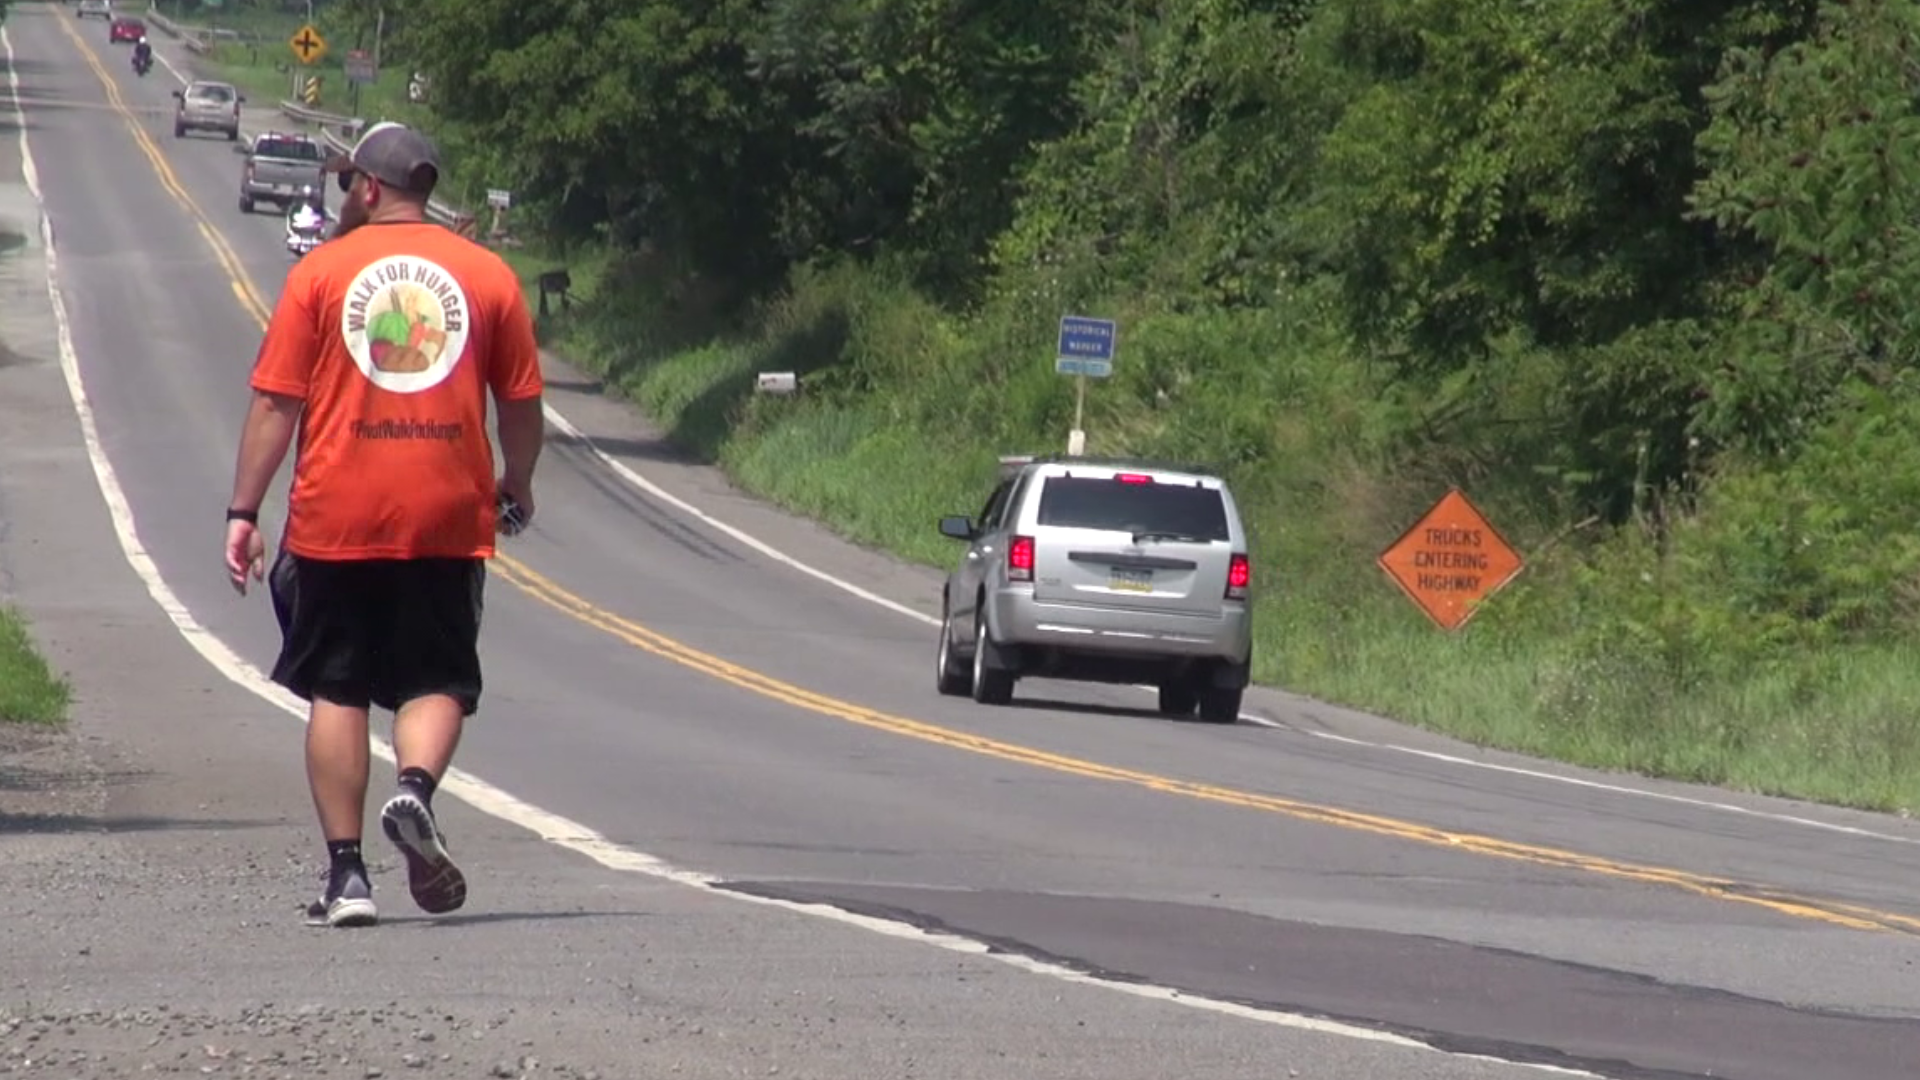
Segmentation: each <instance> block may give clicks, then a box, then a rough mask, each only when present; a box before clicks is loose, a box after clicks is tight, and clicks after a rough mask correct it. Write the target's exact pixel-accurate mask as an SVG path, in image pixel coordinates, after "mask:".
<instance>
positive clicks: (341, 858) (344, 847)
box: [327, 840, 367, 874]
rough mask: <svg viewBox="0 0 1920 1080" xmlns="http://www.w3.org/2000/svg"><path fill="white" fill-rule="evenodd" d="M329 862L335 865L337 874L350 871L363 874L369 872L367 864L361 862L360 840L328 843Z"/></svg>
mask: <svg viewBox="0 0 1920 1080" xmlns="http://www.w3.org/2000/svg"><path fill="white" fill-rule="evenodd" d="M327 860H328V861H329V862H330V863H332V864H333V872H334V873H335V874H340V873H344V872H346V871H349V870H352V871H357V872H358V873H362V874H364V873H366V872H367V866H366V864H365V863H363V862H361V861H360V841H358V840H329V841H327Z"/></svg>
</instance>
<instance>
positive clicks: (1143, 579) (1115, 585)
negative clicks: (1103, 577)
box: [1107, 566, 1153, 593]
mask: <svg viewBox="0 0 1920 1080" xmlns="http://www.w3.org/2000/svg"><path fill="white" fill-rule="evenodd" d="M1107 587H1108V588H1110V589H1112V590H1113V591H1114V592H1137V593H1150V592H1152V591H1153V571H1151V570H1133V569H1123V568H1121V567H1118V566H1116V567H1113V568H1112V576H1111V577H1109V578H1108V579H1107Z"/></svg>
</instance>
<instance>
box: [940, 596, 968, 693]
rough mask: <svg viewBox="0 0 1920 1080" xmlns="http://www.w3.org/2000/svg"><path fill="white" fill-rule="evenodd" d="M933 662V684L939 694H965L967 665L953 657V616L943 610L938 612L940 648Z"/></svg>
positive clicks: (966, 688)
mask: <svg viewBox="0 0 1920 1080" xmlns="http://www.w3.org/2000/svg"><path fill="white" fill-rule="evenodd" d="M933 662H934V683H933V684H934V686H935V687H936V688H937V689H939V691H940V692H941V693H943V694H949V695H952V696H955V697H958V696H959V695H961V694H965V693H966V692H967V690H968V688H969V685H970V673H969V672H968V671H967V665H966V664H965V663H963V662H962V661H961V659H960V658H959V657H958V656H956V655H954V648H953V616H952V615H950V614H948V613H947V612H946V611H945V610H944V609H942V610H941V612H940V648H939V651H937V652H936V653H935V654H934V661H933Z"/></svg>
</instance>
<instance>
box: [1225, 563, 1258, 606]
mask: <svg viewBox="0 0 1920 1080" xmlns="http://www.w3.org/2000/svg"><path fill="white" fill-rule="evenodd" d="M1251 584H1253V564H1252V563H1250V562H1248V561H1247V557H1246V556H1245V555H1242V554H1240V553H1239V552H1234V554H1233V558H1232V559H1231V560H1230V561H1229V562H1228V563H1227V599H1229V600H1245V599H1246V598H1247V586H1248V585H1251Z"/></svg>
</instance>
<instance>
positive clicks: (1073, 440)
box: [1053, 315, 1119, 457]
mask: <svg viewBox="0 0 1920 1080" xmlns="http://www.w3.org/2000/svg"><path fill="white" fill-rule="evenodd" d="M1118 340H1119V326H1118V325H1117V324H1116V323H1115V322H1114V320H1112V319H1092V318H1088V317H1086V316H1084V315H1063V316H1061V317H1060V343H1059V348H1058V349H1057V350H1056V352H1055V357H1054V362H1053V370H1054V371H1055V372H1056V373H1058V374H1061V375H1072V376H1074V381H1075V386H1074V401H1073V430H1072V431H1071V432H1069V433H1068V434H1067V453H1068V454H1069V455H1071V456H1073V457H1079V456H1080V455H1081V454H1083V453H1085V452H1086V449H1087V433H1086V429H1085V424H1086V412H1087V379H1088V378H1095V379H1104V378H1107V377H1109V376H1111V375H1112V374H1113V357H1114V350H1115V346H1116V344H1117V343H1118Z"/></svg>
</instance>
